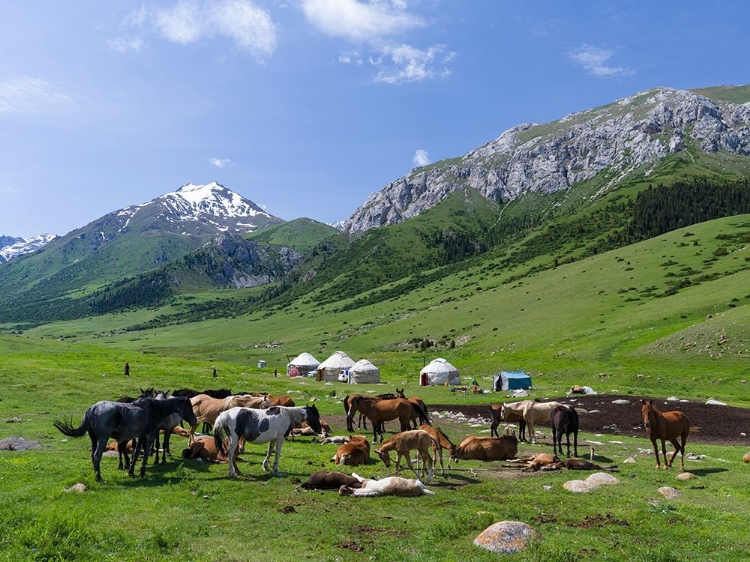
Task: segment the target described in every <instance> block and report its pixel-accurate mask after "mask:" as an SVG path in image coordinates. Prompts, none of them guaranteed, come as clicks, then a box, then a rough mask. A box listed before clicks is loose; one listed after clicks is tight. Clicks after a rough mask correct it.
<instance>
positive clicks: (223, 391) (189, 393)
mask: <svg viewBox="0 0 750 562" xmlns="http://www.w3.org/2000/svg"><path fill="white" fill-rule="evenodd" d="M199 394H207V395H208V396H210V397H211V398H226V397H227V396H231V395H232V391H231V390H229V389H228V388H219V389H215V390H212V389H207V390H204V391H202V392H201V391H200V390H193V389H192V388H179V389H177V390H175V391H173V392H172V396H185V397H187V398H192V397H193V396H198V395H199Z"/></svg>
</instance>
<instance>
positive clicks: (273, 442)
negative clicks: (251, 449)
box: [262, 439, 276, 471]
mask: <svg viewBox="0 0 750 562" xmlns="http://www.w3.org/2000/svg"><path fill="white" fill-rule="evenodd" d="M275 445H276V440H275V439H271V440H270V441H269V442H268V450H267V451H266V458H265V459H263V465H262V466H263V470H266V471H267V470H268V459H270V458H271V453H273V448H274V446H275Z"/></svg>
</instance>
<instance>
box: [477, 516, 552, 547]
mask: <svg viewBox="0 0 750 562" xmlns="http://www.w3.org/2000/svg"><path fill="white" fill-rule="evenodd" d="M541 538H542V536H541V535H540V534H539V533H538V532H537V531H536V530H535V529H534V528H533V527H530V526H529V525H527V524H526V523H522V522H520V521H500V522H499V523H495V524H493V525H490V526H489V527H487V528H486V529H485V530H484V531H482V532H481V533H479V535H477V537H476V538H475V539H474V544H475V545H477V546H480V547H482V548H485V549H487V550H490V551H492V552H497V553H499V554H513V553H515V552H520V551H522V550H524V549H525V548H526V547H527V546H529V543H531V542H532V541H535V540H540V539H541Z"/></svg>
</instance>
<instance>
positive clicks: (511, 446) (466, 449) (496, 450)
mask: <svg viewBox="0 0 750 562" xmlns="http://www.w3.org/2000/svg"><path fill="white" fill-rule="evenodd" d="M517 452H518V439H516V436H515V435H503V436H502V437H467V438H466V439H464V440H463V441H461V443H460V444H459V446H458V447H456V450H455V451H453V454H452V455H451V458H452V459H453V460H455V461H458V460H459V459H473V460H479V461H505V460H508V459H512V458H514V457H515V456H516V453H517Z"/></svg>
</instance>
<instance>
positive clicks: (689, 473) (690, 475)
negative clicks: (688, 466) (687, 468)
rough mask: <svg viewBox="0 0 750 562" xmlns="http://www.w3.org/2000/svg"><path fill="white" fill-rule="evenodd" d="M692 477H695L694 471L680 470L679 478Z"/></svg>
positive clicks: (687, 478) (686, 478) (688, 478)
mask: <svg viewBox="0 0 750 562" xmlns="http://www.w3.org/2000/svg"><path fill="white" fill-rule="evenodd" d="M692 478H695V474H693V473H692V472H680V473H679V474H678V475H677V480H690V479H692Z"/></svg>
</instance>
